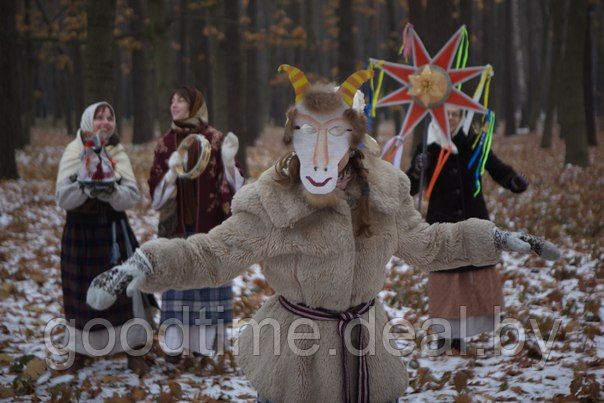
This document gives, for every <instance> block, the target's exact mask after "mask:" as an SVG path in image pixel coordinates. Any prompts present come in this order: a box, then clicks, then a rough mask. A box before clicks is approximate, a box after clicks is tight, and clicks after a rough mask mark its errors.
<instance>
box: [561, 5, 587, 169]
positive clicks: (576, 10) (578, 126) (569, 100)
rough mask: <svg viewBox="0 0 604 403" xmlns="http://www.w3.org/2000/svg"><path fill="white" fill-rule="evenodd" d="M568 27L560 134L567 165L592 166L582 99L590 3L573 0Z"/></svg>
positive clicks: (562, 80) (563, 70)
mask: <svg viewBox="0 0 604 403" xmlns="http://www.w3.org/2000/svg"><path fill="white" fill-rule="evenodd" d="M566 18H567V20H568V27H567V31H566V36H565V40H564V44H565V45H564V58H563V60H562V61H561V63H560V64H561V65H562V67H561V69H560V93H561V94H564V96H563V97H561V98H560V133H561V135H562V137H563V138H564V142H565V143H566V154H565V158H564V162H565V163H568V164H574V165H579V166H587V165H589V156H588V153H587V131H586V127H585V103H584V96H583V86H582V85H580V84H579V83H582V82H583V52H584V51H585V22H586V21H587V0H574V1H573V3H572V7H569V10H568V13H566Z"/></svg>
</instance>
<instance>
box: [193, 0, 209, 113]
mask: <svg viewBox="0 0 604 403" xmlns="http://www.w3.org/2000/svg"><path fill="white" fill-rule="evenodd" d="M188 14H189V15H190V16H191V17H192V21H191V22H190V23H189V24H188V34H187V35H188V36H189V38H196V39H195V40H191V41H189V52H188V53H189V55H190V57H191V61H190V63H189V65H190V70H191V71H190V73H189V74H190V75H191V77H192V83H193V85H195V87H197V88H198V89H199V90H201V92H202V93H203V96H204V97H205V99H206V102H207V104H208V105H212V104H213V91H212V69H211V66H210V44H209V39H208V37H207V36H206V35H204V30H205V27H206V21H207V20H206V17H207V9H206V7H198V8H196V9H194V10H191V11H190V12H189V13H188ZM209 112H210V110H209V109H208V113H209ZM212 118H213V116H212V115H210V116H209V119H210V121H212Z"/></svg>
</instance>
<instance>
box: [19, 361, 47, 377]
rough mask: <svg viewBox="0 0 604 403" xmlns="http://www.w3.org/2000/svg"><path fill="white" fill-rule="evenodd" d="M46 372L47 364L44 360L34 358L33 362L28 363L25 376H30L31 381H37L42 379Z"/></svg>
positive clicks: (24, 372)
mask: <svg viewBox="0 0 604 403" xmlns="http://www.w3.org/2000/svg"><path fill="white" fill-rule="evenodd" d="M45 370H46V362H45V361H44V360H41V359H40V358H34V359H33V360H31V361H30V362H28V363H27V366H26V367H25V370H24V371H23V374H24V375H27V376H29V378H30V379H32V380H34V381H35V380H36V379H38V378H39V377H40V375H42V373H43V372H44V371H45Z"/></svg>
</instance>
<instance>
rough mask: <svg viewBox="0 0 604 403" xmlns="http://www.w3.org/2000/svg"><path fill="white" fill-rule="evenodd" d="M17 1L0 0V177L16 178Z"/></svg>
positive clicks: (18, 113) (18, 120)
mask: <svg viewBox="0 0 604 403" xmlns="http://www.w3.org/2000/svg"><path fill="white" fill-rule="evenodd" d="M16 13H17V4H16V1H15V0H5V1H0V54H2V57H0V75H1V76H2V77H4V78H5V80H4V83H3V84H2V85H0V121H2V122H3V127H2V130H0V144H2V154H3V155H2V158H0V179H16V178H17V177H18V176H19V175H18V173H17V163H16V161H15V145H16V144H15V140H16V139H17V137H18V135H19V134H20V133H21V131H22V128H21V111H20V109H21V108H20V102H19V91H18V89H17V83H18V77H19V74H18V73H19V72H18V71H17V67H16V65H15V63H14V61H15V60H17V31H16V28H15V18H16Z"/></svg>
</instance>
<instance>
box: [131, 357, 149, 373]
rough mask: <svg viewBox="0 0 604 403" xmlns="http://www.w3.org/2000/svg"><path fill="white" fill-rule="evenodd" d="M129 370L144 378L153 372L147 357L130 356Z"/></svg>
mask: <svg viewBox="0 0 604 403" xmlns="http://www.w3.org/2000/svg"><path fill="white" fill-rule="evenodd" d="M128 368H130V369H131V370H132V372H134V373H135V374H136V375H138V376H139V377H143V376H144V375H146V374H148V373H149V371H150V370H151V368H150V367H149V364H147V361H146V360H145V357H136V356H134V355H128Z"/></svg>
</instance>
